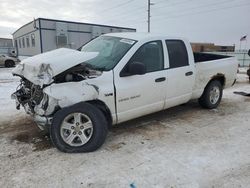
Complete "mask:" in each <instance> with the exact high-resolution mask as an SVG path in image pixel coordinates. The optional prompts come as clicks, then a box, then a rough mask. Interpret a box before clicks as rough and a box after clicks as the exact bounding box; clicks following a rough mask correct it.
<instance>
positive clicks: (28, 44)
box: [26, 36, 30, 48]
mask: <svg viewBox="0 0 250 188" xmlns="http://www.w3.org/2000/svg"><path fill="white" fill-rule="evenodd" d="M26 44H27V48H29V47H30V38H29V36H27V37H26Z"/></svg>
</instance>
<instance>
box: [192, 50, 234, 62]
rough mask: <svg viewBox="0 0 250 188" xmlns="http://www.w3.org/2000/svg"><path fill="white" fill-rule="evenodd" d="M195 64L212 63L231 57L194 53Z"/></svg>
mask: <svg viewBox="0 0 250 188" xmlns="http://www.w3.org/2000/svg"><path fill="white" fill-rule="evenodd" d="M193 54H194V62H195V63H200V62H204V61H212V60H218V59H224V58H230V57H231V56H225V55H217V54H210V53H201V52H194V53H193Z"/></svg>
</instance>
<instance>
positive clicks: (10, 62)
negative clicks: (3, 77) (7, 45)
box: [0, 54, 20, 67]
mask: <svg viewBox="0 0 250 188" xmlns="http://www.w3.org/2000/svg"><path fill="white" fill-rule="evenodd" d="M19 62H20V61H19V60H18V59H17V58H15V57H10V56H8V55H4V54H2V55H1V54H0V66H4V67H14V66H15V65H16V63H19Z"/></svg>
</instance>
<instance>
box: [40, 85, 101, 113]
mask: <svg viewBox="0 0 250 188" xmlns="http://www.w3.org/2000/svg"><path fill="white" fill-rule="evenodd" d="M43 91H44V93H46V94H47V95H48V96H49V97H52V98H54V99H56V100H57V101H58V105H59V106H60V107H61V108H63V107H66V106H70V105H73V104H76V103H78V102H82V101H89V100H95V99H97V98H98V95H99V91H98V87H97V86H95V85H91V84H88V83H87V82H85V81H83V82H66V83H60V84H52V85H50V86H48V87H46V88H44V90H43Z"/></svg>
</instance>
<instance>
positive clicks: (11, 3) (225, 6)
mask: <svg viewBox="0 0 250 188" xmlns="http://www.w3.org/2000/svg"><path fill="white" fill-rule="evenodd" d="M151 2H152V3H154V5H152V6H151V16H152V17H151V32H154V33H164V34H165V35H170V36H182V37H186V38H188V39H189V40H190V41H192V42H212V43H216V44H221V45H233V44H235V45H236V47H238V46H239V43H240V42H239V40H240V38H241V37H242V36H244V35H248V41H249V42H248V44H247V46H248V48H250V0H151ZM0 10H1V11H0V18H1V19H0V37H12V35H11V33H13V32H14V31H15V30H16V29H18V28H19V27H21V26H22V25H23V24H26V23H27V22H30V21H32V20H33V18H38V17H42V18H51V19H62V20H69V21H80V22H90V23H96V24H107V25H117V26H123V27H133V28H136V29H137V31H139V32H146V31H147V22H146V21H147V0H109V1H104V0H39V1H37V0H25V1H21V0H0ZM242 46H243V47H244V42H243V43H242Z"/></svg>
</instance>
